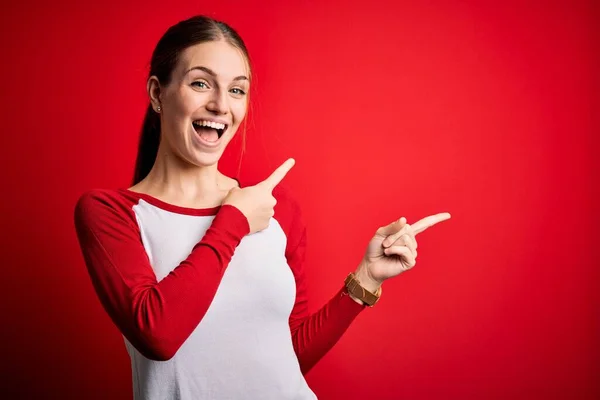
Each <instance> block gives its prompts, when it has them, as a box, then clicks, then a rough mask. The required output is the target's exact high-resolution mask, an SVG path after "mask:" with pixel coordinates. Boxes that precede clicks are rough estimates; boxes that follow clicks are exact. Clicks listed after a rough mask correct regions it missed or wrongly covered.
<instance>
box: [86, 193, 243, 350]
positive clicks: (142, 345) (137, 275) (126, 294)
mask: <svg viewBox="0 0 600 400" xmlns="http://www.w3.org/2000/svg"><path fill="white" fill-rule="evenodd" d="M74 219H75V228H76V232H77V237H78V240H79V244H80V247H81V251H82V254H83V257H84V260H85V264H86V266H87V269H88V272H89V275H90V278H91V281H92V284H93V286H94V288H95V291H96V293H97V295H98V297H99V299H100V301H101V303H102V305H103V307H104V309H105V310H106V312H107V313H108V315H109V316H110V318H111V319H112V321H113V322H114V323H115V325H116V326H117V327H118V329H119V330H120V331H121V333H122V334H123V335H124V336H125V337H126V338H127V339H128V340H129V341H130V342H131V344H132V345H133V346H134V347H135V348H136V349H138V351H139V352H140V353H142V354H143V355H144V356H145V357H147V358H149V359H153V360H161V361H162V360H168V359H170V358H172V357H173V356H174V354H175V353H176V352H177V350H178V349H179V347H180V346H181V345H182V344H183V342H184V341H185V340H186V339H187V338H188V336H189V335H190V334H191V333H192V331H193V330H194V329H195V327H196V326H197V325H198V323H199V322H200V321H201V320H202V318H203V316H204V315H205V313H206V311H207V310H208V308H209V306H210V304H211V302H212V300H213V298H214V296H215V293H216V291H217V288H218V286H219V284H220V282H221V279H222V277H223V274H224V271H225V269H226V268H227V266H228V264H229V262H230V260H231V258H232V256H233V253H234V251H235V249H236V247H237V246H238V244H239V243H240V241H241V240H242V238H243V237H244V236H245V235H246V234H248V232H249V225H248V221H247V219H246V217H245V216H244V215H243V214H242V213H241V211H239V210H238V209H237V208H235V207H233V206H229V205H226V206H222V207H221V208H220V209H219V211H218V213H217V215H216V216H215V218H214V220H213V221H212V225H211V226H210V228H209V229H208V230H207V232H206V234H205V235H204V237H203V238H202V240H200V242H198V243H197V244H196V245H195V246H194V248H193V249H192V250H191V252H190V254H189V256H188V257H187V258H186V259H185V260H183V261H182V262H181V263H180V264H179V265H178V266H177V267H176V268H175V269H173V271H171V273H169V275H167V276H166V277H165V278H164V279H162V280H161V281H160V282H158V281H157V279H156V275H155V273H154V271H153V270H152V267H151V265H150V261H149V259H148V255H147V253H146V252H145V249H144V247H143V244H142V241H141V238H140V231H139V227H138V226H137V224H136V222H135V216H133V213H132V212H131V210H130V209H128V208H127V207H124V206H123V205H121V204H118V203H115V202H114V201H112V200H111V198H110V197H107V196H106V195H104V194H103V192H101V191H92V192H88V193H86V194H84V195H83V196H82V197H81V198H80V199H79V201H78V202H77V205H76V207H75V215H74ZM199 288H201V290H200V289H199Z"/></svg>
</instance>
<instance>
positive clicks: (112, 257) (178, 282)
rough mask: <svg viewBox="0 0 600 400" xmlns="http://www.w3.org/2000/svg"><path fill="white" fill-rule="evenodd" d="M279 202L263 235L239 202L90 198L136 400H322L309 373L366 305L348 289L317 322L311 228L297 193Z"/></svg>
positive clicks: (92, 261)
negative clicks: (311, 288)
mask: <svg viewBox="0 0 600 400" xmlns="http://www.w3.org/2000/svg"><path fill="white" fill-rule="evenodd" d="M238 181H239V180H238ZM241 186H242V187H244V186H245V185H241ZM273 196H274V197H275V198H276V200H277V205H276V206H275V214H274V216H273V217H272V218H271V219H270V222H269V226H268V228H266V229H264V230H262V231H259V232H256V233H253V234H249V231H250V228H249V224H248V220H247V219H246V217H245V216H244V215H243V214H242V212H241V211H240V210H239V209H237V208H236V207H234V206H232V205H223V206H219V207H214V208H204V209H196V208H185V207H180V206H175V205H172V204H168V203H165V202H163V201H161V200H159V199H157V198H154V197H151V196H149V195H146V194H141V193H137V192H133V191H131V190H128V189H111V190H108V189H95V190H91V191H88V192H86V193H85V194H83V195H82V196H81V197H80V198H79V200H78V202H77V205H76V207H75V226H76V232H77V235H78V239H79V243H80V246H81V250H82V253H83V257H84V260H85V264H86V267H87V270H88V272H89V275H90V278H91V282H92V284H93V287H94V289H95V291H96V293H97V295H98V298H99V300H100V302H101V303H102V306H103V308H104V309H105V310H106V312H107V313H108V315H109V316H110V318H111V320H112V321H113V323H114V324H115V325H116V326H117V328H118V329H119V331H120V332H121V334H122V335H123V338H124V342H125V346H126V349H127V352H128V354H129V356H130V358H131V371H132V380H133V394H134V399H135V400H141V399H144V400H146V399H147V400H165V399H181V400H192V399H193V400H198V399H277V400H285V399H295V400H305V399H306V400H308V399H315V398H316V396H315V394H314V393H313V392H312V390H311V389H310V388H309V387H308V385H307V383H306V380H305V379H304V374H305V373H306V372H307V371H308V370H309V369H310V368H312V367H313V366H314V364H315V363H316V362H317V361H318V360H319V359H320V358H321V357H323V355H324V354H325V353H326V352H327V351H328V350H329V349H330V348H331V347H332V346H333V345H334V344H335V343H336V342H337V340H338V339H339V338H340V337H341V335H342V334H343V333H344V331H345V330H346V329H347V327H348V326H349V325H350V323H351V322H352V321H353V319H354V318H355V317H356V316H357V315H358V314H359V313H360V312H361V311H362V310H363V309H364V306H362V305H360V304H358V303H356V302H355V301H353V300H352V299H351V298H350V297H349V296H348V295H347V292H346V291H345V288H344V287H343V284H341V285H340V289H339V290H338V291H337V292H336V293H335V295H334V296H333V297H332V298H331V299H330V300H329V301H328V302H327V303H326V304H325V305H324V306H323V307H322V308H320V309H319V310H318V311H316V312H315V313H312V314H310V315H309V311H308V307H307V285H306V279H305V275H304V268H305V266H304V258H305V249H306V227H305V225H304V223H303V219H302V216H301V213H300V209H299V207H298V204H297V202H295V201H294V199H293V198H292V196H290V194H289V191H287V190H285V189H284V188H283V187H282V186H278V187H276V188H275V189H274V191H273Z"/></svg>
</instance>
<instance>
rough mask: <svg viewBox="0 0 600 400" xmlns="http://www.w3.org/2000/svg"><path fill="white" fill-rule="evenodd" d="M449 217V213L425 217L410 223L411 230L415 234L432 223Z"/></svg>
mask: <svg viewBox="0 0 600 400" xmlns="http://www.w3.org/2000/svg"><path fill="white" fill-rule="evenodd" d="M447 219H450V213H447V212H446V213H440V214H435V215H430V216H429V217H425V218H423V219H421V220H419V221H417V222H415V223H414V224H412V228H413V232H414V233H415V235H416V234H418V233H421V232H423V231H424V230H425V229H427V228H430V227H432V226H433V225H435V224H437V223H439V222H442V221H445V220H447Z"/></svg>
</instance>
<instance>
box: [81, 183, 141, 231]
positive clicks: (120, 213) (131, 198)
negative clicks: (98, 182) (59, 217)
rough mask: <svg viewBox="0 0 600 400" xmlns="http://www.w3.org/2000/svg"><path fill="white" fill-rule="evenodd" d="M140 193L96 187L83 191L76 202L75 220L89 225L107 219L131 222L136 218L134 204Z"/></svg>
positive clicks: (137, 200) (113, 221)
mask: <svg viewBox="0 0 600 400" xmlns="http://www.w3.org/2000/svg"><path fill="white" fill-rule="evenodd" d="M139 198H140V197H139V195H137V194H136V193H135V192H132V191H130V190H128V189H123V188H113V189H106V188H94V189H88V190H86V191H84V192H83V193H81V195H80V196H79V197H78V199H77V201H76V203H75V209H74V213H75V220H76V221H78V222H83V223H86V224H88V225H92V224H94V225H95V224H98V223H102V222H106V221H110V222H112V223H115V222H117V221H121V222H130V221H132V220H134V219H135V216H134V214H133V206H134V205H135V204H137V203H138V202H139Z"/></svg>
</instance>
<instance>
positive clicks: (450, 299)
mask: <svg viewBox="0 0 600 400" xmlns="http://www.w3.org/2000/svg"><path fill="white" fill-rule="evenodd" d="M523 3H524V2H520V1H509V2H497V1H494V2H491V1H490V2H481V1H474V0H473V1H423V2H413V1H403V2H389V3H386V2H382V1H375V0H373V1H369V2H364V1H360V2H347V1H342V0H338V1H324V2H317V1H290V2H284V1H272V2H255V1H252V2H241V1H239V2H235V1H214V2H199V1H185V2H184V1H181V2H177V1H144V2H140V1H136V2H126V1H120V2H107V1H105V2H91V3H88V2H81V3H80V2H75V1H73V2H70V3H68V4H67V3H55V2H39V3H35V4H34V3H32V2H29V1H22V2H19V3H16V2H13V4H10V5H9V4H5V5H2V12H1V13H0V14H1V16H0V33H1V37H0V41H1V43H2V49H3V51H2V63H0V68H1V72H2V74H1V79H2V90H1V94H0V95H1V96H2V107H1V110H0V113H1V115H2V125H3V126H2V136H1V139H2V160H1V164H0V165H1V170H2V172H3V178H2V206H3V211H2V213H1V218H2V230H1V233H2V238H1V239H2V250H3V251H2V264H1V265H2V287H1V289H2V290H1V291H0V293H1V296H2V301H1V302H0V304H1V309H2V327H1V329H0V332H1V333H0V334H1V335H2V336H1V339H2V371H1V375H0V376H1V377H2V378H1V379H2V381H3V384H2V393H1V395H5V396H7V397H6V398H11V399H13V398H14V399H16V398H27V399H32V398H35V399H45V398H62V399H71V398H72V399H84V398H85V399H108V398H110V399H129V398H131V375H130V374H131V370H130V366H129V359H128V356H127V354H126V351H125V347H124V344H123V340H122V337H121V336H120V334H119V332H118V331H117V330H116V328H115V327H113V325H112V324H111V323H110V321H109V319H108V317H107V316H106V314H105V313H104V311H103V310H102V308H101V306H100V304H99V302H98V301H97V298H96V297H95V294H94V292H93V289H92V286H91V284H90V281H89V278H88V276H87V272H86V270H85V267H84V264H83V261H82V258H81V255H80V252H79V248H78V244H77V242H76V238H75V234H74V228H73V222H72V213H73V207H74V204H75V201H76V199H77V198H78V196H79V195H80V194H81V193H82V192H84V191H85V190H87V189H90V188H93V187H127V186H128V184H129V180H130V178H131V173H132V169H133V163H134V159H135V152H136V145H137V140H138V132H139V127H140V124H141V120H142V117H143V112H144V110H145V107H146V104H147V100H146V93H145V79H146V74H147V65H148V62H149V59H150V54H151V52H152V49H153V46H154V45H155V43H156V41H157V40H158V39H159V37H160V36H161V35H162V33H163V32H164V31H165V29H166V28H167V27H168V26H170V25H171V24H174V23H176V22H177V21H179V20H181V19H185V18H187V17H189V16H191V15H194V14H198V13H204V14H208V15H210V16H213V17H216V18H218V19H223V20H225V21H226V22H228V23H230V24H231V25H232V26H233V27H234V28H236V29H237V30H238V31H239V32H240V33H241V34H242V36H243V37H244V38H245V40H246V42H247V45H248V47H249V49H250V52H251V56H252V60H253V62H254V73H255V77H256V80H255V83H254V87H253V93H252V96H253V103H254V112H253V114H252V118H251V121H250V126H249V130H248V144H247V151H246V153H245V155H244V156H243V158H242V159H241V169H242V173H243V174H244V175H245V176H248V177H257V178H262V177H266V176H267V175H268V174H269V173H270V172H271V171H272V170H273V169H274V168H275V167H276V166H277V165H279V164H280V163H281V162H283V161H284V160H285V159H286V158H288V157H294V158H296V160H297V164H296V166H295V167H294V169H293V170H292V171H291V172H290V174H289V175H288V176H287V177H286V179H285V184H286V185H288V187H290V188H291V189H292V190H293V191H294V193H295V194H296V196H297V198H298V200H299V202H300V203H301V205H302V207H303V210H304V214H305V217H306V220H307V223H308V226H309V228H308V229H309V231H308V232H309V238H308V242H309V243H308V249H309V250H308V260H307V268H308V277H309V279H310V282H311V287H310V296H311V308H312V309H316V308H317V307H319V306H320V305H321V304H323V303H324V302H325V301H326V300H327V299H328V298H329V297H330V296H331V295H332V294H333V293H334V291H335V290H336V289H337V288H338V287H339V285H340V284H341V282H342V281H343V279H344V277H345V276H346V274H347V273H348V272H349V271H350V270H353V269H354V268H355V266H356V264H357V263H358V262H359V260H360V258H361V257H362V254H363V251H364V249H365V247H366V244H367V242H368V240H369V239H370V237H371V235H372V234H373V233H374V231H375V230H376V229H377V227H379V226H381V225H384V224H387V223H389V222H390V221H392V220H394V219H396V218H398V217H400V216H406V217H407V218H408V219H409V222H414V221H415V220H417V219H419V218H421V217H424V216H426V215H429V214H433V213H437V212H442V211H449V212H451V213H452V215H453V218H452V220H450V221H448V222H445V223H443V224H440V225H439V226H436V227H435V228H432V229H430V230H428V231H427V232H425V233H423V234H422V235H420V236H419V237H418V240H419V245H420V246H419V259H418V264H417V267H416V268H415V269H414V270H412V271H410V272H408V273H406V274H403V275H401V276H400V277H398V278H396V279H393V280H391V281H389V282H387V283H386V284H385V286H384V293H383V298H382V301H381V302H380V303H379V304H378V305H377V306H376V307H375V308H373V309H369V310H366V311H365V312H364V313H363V314H362V315H361V316H360V317H359V318H358V319H357V320H356V321H355V323H354V325H353V326H352V327H351V328H350V329H349V331H348V332H347V334H346V335H345V336H344V337H343V338H342V340H341V341H340V342H339V343H338V344H337V345H336V347H335V348H334V349H333V350H332V351H331V352H330V353H329V354H328V355H326V356H325V358H324V359H323V360H322V361H321V362H320V364H318V365H317V367H315V369H314V370H313V371H312V372H310V373H309V375H308V376H307V379H308V381H309V384H310V385H311V387H312V388H313V389H314V391H315V392H316V393H317V394H318V395H319V398H320V399H325V400H326V399H341V398H343V399H362V398H367V397H368V398H370V397H375V398H378V399H382V400H383V399H413V400H422V399H440V398H444V399H506V398H511V399H592V398H594V399H597V398H599V397H600V379H599V378H600V349H599V339H598V338H599V337H600V320H599V304H600V298H599V294H598V293H599V292H598V289H599V282H600V279H599V278H600V274H599V272H598V266H599V265H600V263H599V260H598V256H597V255H596V254H597V253H595V252H593V251H592V246H597V244H596V243H597V242H598V239H599V235H598V233H597V230H596V226H597V223H598V222H600V221H598V212H597V207H598V203H597V202H596V203H595V202H594V201H597V200H598V196H597V195H598V192H597V184H598V182H599V180H598V179H597V178H598V160H597V159H596V158H595V156H597V152H598V139H597V136H598V133H599V130H598V128H599V120H598V111H599V110H598V102H597V100H598V91H599V89H600V86H599V84H598V71H599V70H600V68H599V67H600V65H599V62H598V61H599V60H598V54H599V52H598V49H599V48H600V46H599V42H600V41H599V40H598V39H599V36H598V28H597V26H598V21H599V20H600V18H599V17H600V14H599V12H598V7H597V5H594V3H596V2H594V1H588V2H584V1H578V2H573V1H567V0H565V1H554V2H546V1H544V2H532V3H530V4H529V5H525V4H523ZM596 4H597V3H596ZM239 162H240V141H239V140H238V141H235V142H234V143H233V144H232V146H231V148H230V149H228V151H227V153H226V154H225V157H224V159H223V160H222V163H221V169H222V170H223V171H224V172H225V173H228V174H232V173H234V172H235V171H236V170H237V168H238V165H239ZM594 179H595V180H594Z"/></svg>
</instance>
